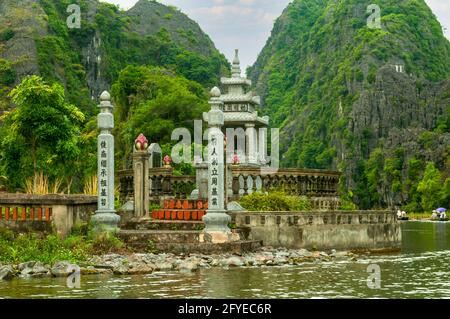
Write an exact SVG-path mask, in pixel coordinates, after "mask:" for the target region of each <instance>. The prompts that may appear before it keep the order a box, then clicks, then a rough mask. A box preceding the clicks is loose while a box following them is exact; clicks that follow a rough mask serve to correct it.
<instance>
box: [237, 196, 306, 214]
mask: <svg viewBox="0 0 450 319" xmlns="http://www.w3.org/2000/svg"><path fill="white" fill-rule="evenodd" d="M239 203H240V205H241V206H242V207H244V208H245V209H247V210H249V211H266V212H267V211H269V212H270V211H305V210H311V203H310V201H309V199H308V198H307V197H305V196H290V195H286V194H285V193H283V192H280V191H276V192H270V193H267V194H264V193H260V192H256V193H252V194H251V195H247V196H244V197H243V198H242V199H241V200H240V202H239Z"/></svg>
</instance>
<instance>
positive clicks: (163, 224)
mask: <svg viewBox="0 0 450 319" xmlns="http://www.w3.org/2000/svg"><path fill="white" fill-rule="evenodd" d="M204 227H205V223H203V222H201V221H191V220H190V221H184V220H154V219H139V220H130V221H129V222H127V223H126V224H125V225H124V226H123V227H122V229H124V230H203V228H204Z"/></svg>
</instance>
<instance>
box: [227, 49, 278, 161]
mask: <svg viewBox="0 0 450 319" xmlns="http://www.w3.org/2000/svg"><path fill="white" fill-rule="evenodd" d="M251 85H252V82H251V81H250V80H248V79H247V78H245V77H242V76H241V67H240V61H239V51H238V50H236V56H235V58H234V60H233V66H232V68H231V78H222V79H221V87H222V92H224V93H223V94H222V95H221V96H220V97H219V99H220V100H221V101H222V102H223V110H222V111H223V112H224V126H223V127H224V134H226V135H227V136H228V137H230V134H229V132H230V129H235V131H234V134H235V136H237V141H236V138H234V139H233V140H231V141H228V143H227V146H229V148H227V161H228V163H230V162H232V159H231V157H232V155H233V154H237V155H238V156H239V157H241V158H240V159H239V160H240V164H244V165H250V166H263V165H265V164H266V156H267V127H268V125H269V117H267V116H264V117H259V116H258V111H257V108H258V107H259V106H260V97H259V96H256V95H255V94H254V93H253V92H252V91H250V90H249V88H250V86H251ZM227 129H228V132H227ZM240 139H241V140H240ZM233 144H234V145H233ZM242 157H244V158H242Z"/></svg>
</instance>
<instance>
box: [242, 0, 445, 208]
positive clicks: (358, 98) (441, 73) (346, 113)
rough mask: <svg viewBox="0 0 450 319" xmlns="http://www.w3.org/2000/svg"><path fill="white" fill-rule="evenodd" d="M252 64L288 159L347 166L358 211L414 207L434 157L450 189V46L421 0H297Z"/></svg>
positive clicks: (347, 188)
mask: <svg viewBox="0 0 450 319" xmlns="http://www.w3.org/2000/svg"><path fill="white" fill-rule="evenodd" d="M372 3H376V4H378V5H379V7H380V9H381V12H380V16H381V28H370V27H369V25H368V23H367V21H368V18H369V16H371V15H373V14H376V13H374V12H373V11H372V10H370V9H369V10H368V7H369V5H370V4H372ZM369 21H373V20H369ZM369 24H370V26H372V25H371V23H369ZM248 71H249V75H250V77H251V78H252V80H253V83H254V84H255V85H256V90H257V91H258V93H259V94H260V95H261V96H262V98H263V104H264V111H265V113H266V114H268V115H271V117H272V119H273V120H274V122H275V123H272V125H275V126H279V127H281V128H282V132H281V136H282V141H281V143H282V152H283V153H284V164H285V165H286V166H293V165H296V166H300V167H309V168H339V169H341V170H342V171H343V172H344V179H343V180H342V186H343V190H344V191H345V192H348V194H349V197H352V198H353V200H354V201H355V202H356V203H357V204H359V206H361V207H362V208H369V207H377V206H386V205H405V204H410V206H409V208H411V209H416V208H417V206H420V193H418V192H417V185H418V183H419V181H420V180H421V179H422V177H423V172H424V170H425V166H426V165H427V162H429V161H431V162H433V163H434V165H435V166H437V167H438V168H439V170H440V171H441V174H442V175H441V176H442V183H443V184H444V181H445V178H447V183H446V184H445V185H446V186H445V187H446V188H447V189H448V187H450V181H449V180H448V177H449V176H450V167H449V166H450V159H449V152H450V133H449V132H450V131H449V130H450V109H449V107H450V87H449V83H450V81H449V75H450V43H449V41H448V40H447V39H446V38H445V37H444V36H443V32H442V28H441V25H440V24H439V22H438V21H437V19H436V17H435V16H434V15H433V13H432V11H431V9H430V8H429V7H428V6H427V5H426V3H425V2H424V1H423V0H401V1H398V0H380V1H375V2H374V1H372V0H340V1H336V0H294V1H293V2H292V3H291V4H290V5H289V6H288V7H287V8H286V9H285V10H284V12H283V14H282V15H281V17H279V18H278V20H277V21H276V23H275V26H274V28H273V31H272V34H271V36H270V38H269V39H268V41H267V43H266V46H265V47H264V49H263V50H262V52H261V53H260V55H259V57H258V60H257V62H256V63H255V65H254V66H253V67H251V68H250V69H249V70H248ZM449 193H450V190H448V192H447V194H449ZM444 196H445V195H444ZM446 199H447V204H448V202H450V199H449V198H448V197H446ZM443 201H444V202H445V199H443Z"/></svg>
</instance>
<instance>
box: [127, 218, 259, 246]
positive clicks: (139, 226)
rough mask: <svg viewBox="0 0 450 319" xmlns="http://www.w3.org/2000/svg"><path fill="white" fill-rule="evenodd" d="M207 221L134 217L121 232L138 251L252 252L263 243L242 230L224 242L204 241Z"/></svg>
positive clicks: (236, 231) (128, 243)
mask: <svg viewBox="0 0 450 319" xmlns="http://www.w3.org/2000/svg"><path fill="white" fill-rule="evenodd" d="M203 227H204V223H203V222H199V221H165V220H152V219H141V220H131V221H129V222H128V223H127V224H126V226H125V227H124V228H122V230H121V231H120V232H119V233H118V236H119V238H121V239H122V240H123V241H124V242H125V243H126V245H127V246H128V247H129V248H132V249H133V250H134V251H136V252H170V253H176V254H180V253H185V254H189V253H202V254H219V253H236V254H242V253H246V252H252V251H254V250H256V249H258V248H260V247H262V241H260V240H247V239H246V238H245V237H246V234H245V233H242V232H241V231H240V230H233V232H235V233H238V234H239V237H240V240H239V241H234V242H228V243H223V244H212V243H207V242H201V235H202V234H203V231H202V230H201V229H203Z"/></svg>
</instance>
